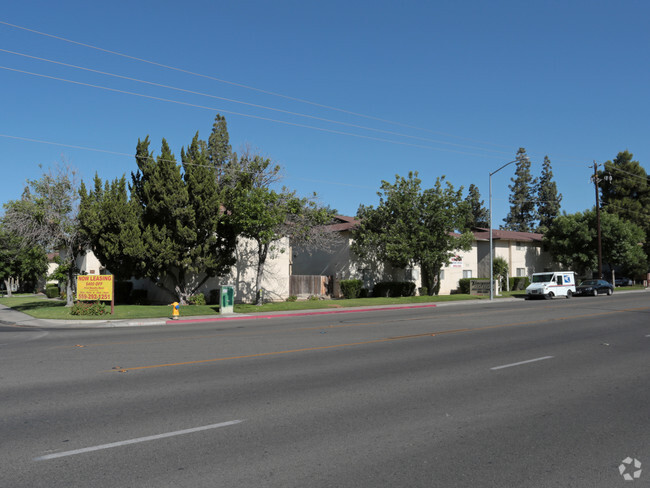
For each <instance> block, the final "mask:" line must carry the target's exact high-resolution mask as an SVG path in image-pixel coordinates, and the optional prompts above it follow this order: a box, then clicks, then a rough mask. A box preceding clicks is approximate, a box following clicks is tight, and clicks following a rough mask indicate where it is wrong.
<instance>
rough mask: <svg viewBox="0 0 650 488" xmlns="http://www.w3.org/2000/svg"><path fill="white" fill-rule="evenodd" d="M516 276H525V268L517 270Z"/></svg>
mask: <svg viewBox="0 0 650 488" xmlns="http://www.w3.org/2000/svg"><path fill="white" fill-rule="evenodd" d="M517 276H526V268H517Z"/></svg>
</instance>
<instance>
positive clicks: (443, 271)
mask: <svg viewBox="0 0 650 488" xmlns="http://www.w3.org/2000/svg"><path fill="white" fill-rule="evenodd" d="M444 279H445V270H444V269H441V270H440V281H442V280H444Z"/></svg>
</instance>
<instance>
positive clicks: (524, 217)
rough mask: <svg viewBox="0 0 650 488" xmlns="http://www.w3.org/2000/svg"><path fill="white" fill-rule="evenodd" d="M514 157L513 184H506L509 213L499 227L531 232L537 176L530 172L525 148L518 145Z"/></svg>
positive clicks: (535, 213) (533, 226) (534, 211)
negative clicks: (508, 196)
mask: <svg viewBox="0 0 650 488" xmlns="http://www.w3.org/2000/svg"><path fill="white" fill-rule="evenodd" d="M516 159H517V165H516V169H515V178H511V181H512V183H513V184H512V185H508V188H509V189H510V191H511V193H510V213H508V216H507V217H506V218H505V219H503V221H504V222H505V225H503V226H501V228H503V229H506V230H514V231H517V232H532V231H533V229H535V222H536V220H537V212H536V209H535V205H536V202H537V199H536V198H535V193H534V189H535V186H536V184H537V178H533V177H532V176H531V174H530V159H528V155H527V154H526V149H524V148H523V147H520V148H519V150H518V151H517V158H516Z"/></svg>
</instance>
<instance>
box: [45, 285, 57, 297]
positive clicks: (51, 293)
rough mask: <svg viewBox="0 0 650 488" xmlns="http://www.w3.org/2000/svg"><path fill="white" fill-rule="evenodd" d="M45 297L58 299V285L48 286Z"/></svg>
mask: <svg viewBox="0 0 650 488" xmlns="http://www.w3.org/2000/svg"><path fill="white" fill-rule="evenodd" d="M45 296H47V298H58V297H59V287H58V285H47V286H46V287H45Z"/></svg>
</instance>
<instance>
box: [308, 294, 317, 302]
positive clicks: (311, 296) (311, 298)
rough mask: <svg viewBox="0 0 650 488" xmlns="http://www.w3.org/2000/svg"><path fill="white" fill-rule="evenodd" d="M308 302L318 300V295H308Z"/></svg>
mask: <svg viewBox="0 0 650 488" xmlns="http://www.w3.org/2000/svg"><path fill="white" fill-rule="evenodd" d="M308 300H311V301H312V302H315V301H318V300H320V297H319V296H318V295H309V298H308Z"/></svg>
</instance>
